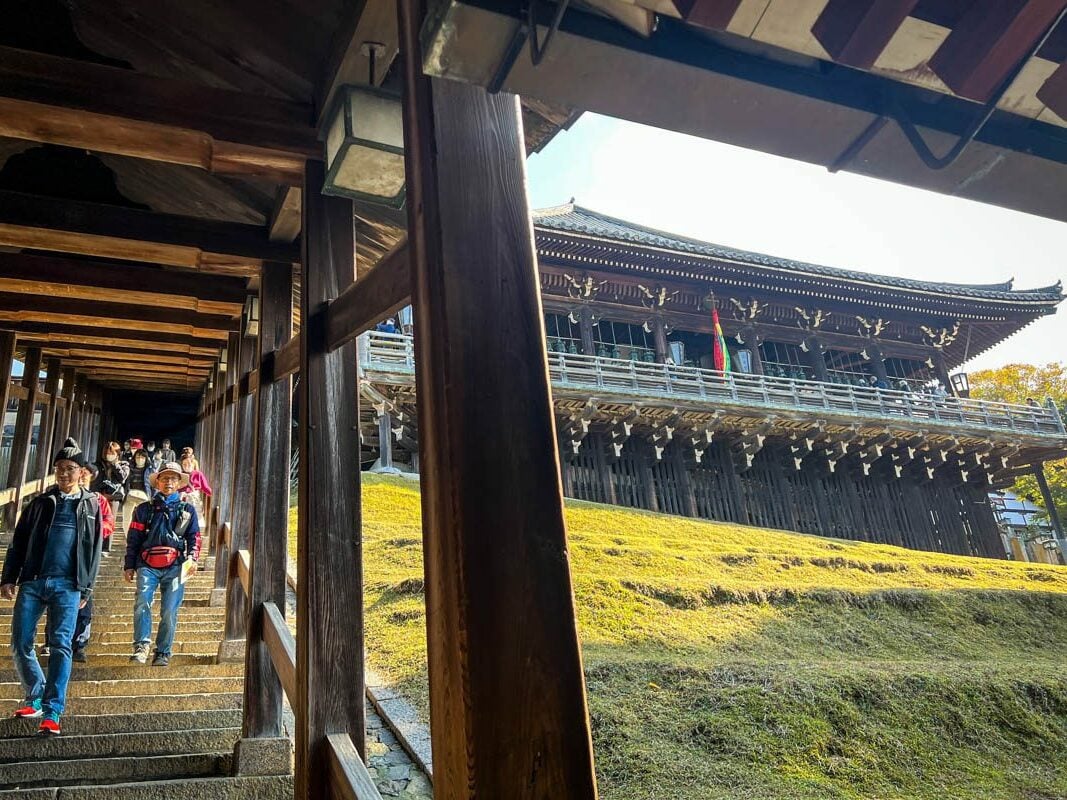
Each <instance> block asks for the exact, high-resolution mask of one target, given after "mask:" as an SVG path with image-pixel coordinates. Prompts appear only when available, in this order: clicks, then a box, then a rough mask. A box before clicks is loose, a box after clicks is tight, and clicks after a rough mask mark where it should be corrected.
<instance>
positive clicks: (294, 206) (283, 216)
mask: <svg viewBox="0 0 1067 800" xmlns="http://www.w3.org/2000/svg"><path fill="white" fill-rule="evenodd" d="M301 191H302V190H301V188H300V187H299V186H282V187H281V188H280V189H278V194H277V196H276V197H275V199H274V210H273V211H272V212H271V215H270V222H269V223H268V225H267V228H268V230H269V231H270V234H269V238H270V240H271V241H272V242H293V241H295V240H296V237H297V236H298V235H299V234H300V207H301Z"/></svg>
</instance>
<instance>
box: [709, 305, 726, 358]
mask: <svg viewBox="0 0 1067 800" xmlns="http://www.w3.org/2000/svg"><path fill="white" fill-rule="evenodd" d="M711 325H712V328H713V329H714V341H713V342H712V352H711V357H712V361H713V362H714V364H715V369H717V370H718V371H719V372H729V371H730V351H729V350H728V349H727V347H726V337H724V336H723V335H722V325H720V324H719V309H717V308H715V307H714V306H712V309H711Z"/></svg>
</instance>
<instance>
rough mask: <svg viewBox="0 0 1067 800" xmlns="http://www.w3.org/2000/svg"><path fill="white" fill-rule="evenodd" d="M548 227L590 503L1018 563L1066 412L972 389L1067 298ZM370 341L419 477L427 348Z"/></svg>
mask: <svg viewBox="0 0 1067 800" xmlns="http://www.w3.org/2000/svg"><path fill="white" fill-rule="evenodd" d="M533 219H534V231H535V240H536V243H537V254H538V261H539V267H540V279H541V296H542V302H543V305H544V310H545V328H546V333H547V353H548V366H549V372H550V374H551V377H552V392H553V401H554V410H555V416H556V429H557V431H558V434H559V453H560V458H561V461H560V467H561V471H562V476H563V487H564V491H565V493H566V494H567V495H568V496H570V497H577V498H580V499H583V500H593V501H597V502H603V503H612V504H618V505H624V506H632V507H637V508H646V509H651V510H653V511H665V512H668V513H671V514H682V515H686V516H692V517H703V518H706V519H717V520H726V521H730V522H740V523H747V524H753V525H763V526H768V527H777V528H786V529H790V530H797V531H804V532H807V533H817V534H822V535H826V536H839V537H844V538H848V539H860V540H864V541H873V542H883V543H890V544H898V545H904V546H906V547H913V548H918V549H925V550H937V551H941V552H947V553H959V554H964V555H982V556H991V557H1003V556H1004V547H1003V544H1002V542H1001V537H1000V531H999V528H998V526H997V523H996V519H995V516H994V513H993V510H992V507H991V506H990V504H989V501H988V493H989V492H990V491H991V490H992V489H996V488H1002V487H1004V486H1006V485H1009V484H1010V483H1012V482H1013V481H1014V479H1015V478H1016V477H1017V476H1019V475H1020V474H1023V473H1029V472H1030V471H1032V470H1034V469H1040V468H1041V464H1042V462H1043V461H1045V460H1048V459H1057V458H1061V457H1063V455H1064V454H1067V432H1065V430H1064V426H1063V421H1062V420H1061V419H1060V416H1059V413H1058V411H1057V409H1056V407H1055V406H1054V405H1052V404H1049V405H1041V404H1040V403H1039V404H1038V405H1037V406H1036V407H1034V406H1027V405H1022V406H1016V405H1007V404H1001V403H993V402H986V401H981V400H971V399H969V398H967V397H959V396H957V391H958V390H953V389H952V388H951V387H952V385H953V380H952V379H951V378H950V372H951V371H952V370H954V369H955V368H956V367H958V366H959V365H960V364H961V363H963V362H964V361H966V360H967V359H968V358H972V357H974V356H976V355H978V354H980V353H982V352H983V351H985V350H986V349H988V348H989V347H991V346H992V345H994V344H996V343H997V342H999V341H1001V340H1002V339H1005V338H1006V337H1008V336H1011V335H1012V334H1013V333H1015V332H1017V331H1018V330H1020V329H1021V328H1023V327H1025V326H1026V325H1028V324H1029V323H1031V322H1033V321H1034V320H1036V319H1040V318H1041V317H1043V316H1045V315H1046V314H1051V313H1053V312H1055V310H1056V307H1057V305H1058V304H1059V303H1060V301H1061V300H1062V299H1063V293H1062V291H1061V287H1060V285H1059V284H1056V285H1055V286H1048V287H1044V288H1038V289H1029V290H1019V289H1014V288H1013V286H1012V282H1011V281H1008V282H1006V283H1002V284H993V285H983V286H974V285H962V284H953V283H940V282H931V281H924V280H917V279H908V278H893V277H886V276H880V275H871V274H868V273H864V272H856V271H850V270H844V269H834V268H830V267H824V266H818V265H815V264H805V263H799V262H796V261H790V260H788V259H783V258H775V257H771V256H766V255H762V254H759V253H751V252H745V251H740V250H735V249H731V248H727V247H721V246H718V245H713V244H708V243H705V242H699V241H694V240H692V239H686V238H682V237H679V236H674V235H671V234H668V233H664V232H661V231H656V230H651V229H648V228H644V227H641V226H639V225H635V224H633V223H629V222H625V221H622V220H618V219H613V218H611V217H607V216H604V215H602V214H597V213H596V212H593V211H590V210H588V209H584V208H581V207H579V206H575V205H573V204H571V205H566V206H561V207H558V208H550V209H545V210H543V211H535V212H534V217H533ZM713 309H714V311H715V313H716V314H717V315H718V316H719V318H720V321H721V327H722V330H723V332H724V338H725V344H726V348H727V350H728V352H729V354H730V362H731V365H732V368H731V370H730V371H728V372H722V371H717V370H716V369H715V363H714V360H713V350H714V343H715V334H714V332H713V327H712V325H713V323H712V310H713ZM361 344H362V348H361V361H360V363H361V369H362V370H363V376H362V379H361V381H362V387H363V395H364V397H365V399H366V400H367V404H366V406H365V408H364V416H363V431H364V448H365V450H366V453H365V457H364V461H365V462H367V461H370V460H373V459H375V458H378V459H380V462H379V463H382V462H384V463H385V464H386V465H390V464H392V463H393V462H394V461H397V462H399V461H408V462H409V463H412V462H416V463H417V453H418V442H417V438H418V437H417V426H416V424H415V422H414V420H415V419H416V417H417V413H416V397H415V392H414V387H413V381H412V376H413V375H414V361H413V357H414V348H413V347H412V346H411V341H410V337H409V336H405V335H391V334H388V333H380V332H369V333H367V334H364V336H363V337H362V342H361ZM956 382H957V383H958V380H957V381H956ZM938 386H940V387H941V389H940V390H939V389H938V388H937V387H938ZM386 432H388V435H386ZM383 442H384V451H385V452H384V453H383Z"/></svg>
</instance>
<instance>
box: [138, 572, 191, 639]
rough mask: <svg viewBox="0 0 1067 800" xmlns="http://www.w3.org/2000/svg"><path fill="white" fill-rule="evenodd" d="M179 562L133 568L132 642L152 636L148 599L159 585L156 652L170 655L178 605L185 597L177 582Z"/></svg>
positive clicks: (179, 580) (150, 601)
mask: <svg viewBox="0 0 1067 800" xmlns="http://www.w3.org/2000/svg"><path fill="white" fill-rule="evenodd" d="M181 574H182V565H181V563H177V564H174V565H172V566H170V567H167V568H165V569H155V568H154V567H141V568H140V569H138V570H137V599H136V600H134V603H133V643H134V645H135V646H136V645H139V644H148V642H149V640H150V639H151V638H152V600H153V598H154V597H155V594H156V589H157V588H158V589H159V630H158V631H157V632H156V652H157V653H162V654H163V655H168V656H169V655H170V648H171V646H172V645H173V644H174V631H175V630H176V629H177V627H178V608H179V607H180V606H181V604H182V598H183V597H185V584H184V583H182V582H181Z"/></svg>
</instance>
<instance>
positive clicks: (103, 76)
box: [0, 47, 322, 158]
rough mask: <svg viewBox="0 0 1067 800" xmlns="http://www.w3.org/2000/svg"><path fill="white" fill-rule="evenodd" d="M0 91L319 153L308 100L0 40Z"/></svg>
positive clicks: (230, 139)
mask: <svg viewBox="0 0 1067 800" xmlns="http://www.w3.org/2000/svg"><path fill="white" fill-rule="evenodd" d="M0 96H2V97H9V98H13V99H17V100H27V101H30V102H34V103H39V104H42V105H46V106H52V107H55V108H69V109H76V110H80V111H87V112H92V113H94V114H102V115H107V116H110V117H121V118H124V119H128V120H139V121H142V122H150V123H155V124H157V125H160V126H167V127H170V128H172V129H185V130H187V131H202V132H204V133H205V134H207V135H209V136H210V137H211V138H213V139H215V140H218V141H219V142H222V143H230V144H231V145H242V146H247V147H252V148H264V149H268V150H281V151H285V152H287V153H291V154H299V155H301V156H303V157H305V158H321V155H322V145H321V143H320V142H319V140H318V137H317V135H316V132H315V128H314V114H313V111H312V108H311V106H310V105H308V104H305V103H299V102H295V101H292V100H282V99H278V98H273V97H268V96H265V95H252V94H245V93H242V92H235V91H231V90H227V89H216V88H214V87H211V86H206V85H203V84H199V83H191V82H187V81H180V80H173V79H169V78H157V77H154V76H150V75H145V74H143V73H138V72H136V71H134V70H128V69H119V68H116V67H108V66H104V65H101V64H92V63H89V62H86V61H79V60H74V59H69V58H62V57H59V56H53V55H47V54H44V53H35V52H30V51H28V50H19V49H16V48H12V47H0Z"/></svg>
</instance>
